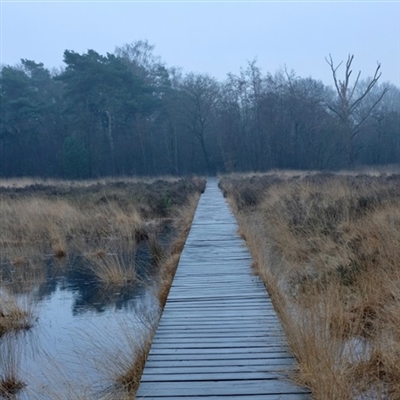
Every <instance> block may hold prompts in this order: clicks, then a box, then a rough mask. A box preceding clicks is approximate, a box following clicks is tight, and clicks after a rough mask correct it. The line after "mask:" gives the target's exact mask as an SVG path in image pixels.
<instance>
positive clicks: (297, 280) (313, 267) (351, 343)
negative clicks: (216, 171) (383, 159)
mask: <svg viewBox="0 0 400 400" xmlns="http://www.w3.org/2000/svg"><path fill="white" fill-rule="evenodd" d="M222 187H223V189H224V191H225V193H226V194H227V195H228V196H230V201H231V203H232V204H233V206H234V209H235V211H236V213H237V215H238V219H239V223H240V226H241V232H242V234H243V236H244V237H245V238H246V240H247V243H248V245H249V248H250V250H251V252H252V254H253V257H254V260H255V268H256V270H257V272H258V273H259V274H260V276H261V277H262V278H263V279H264V282H265V283H266V286H267V288H268V290H269V292H270V293H271V295H272V298H273V301H274V304H275V307H276V309H277V311H278V313H279V315H280V318H281V320H282V323H283V326H284V329H285V332H286V335H287V338H288V342H289V344H290V346H291V348H292V351H293V354H294V355H295V357H296V359H297V361H298V367H299V369H298V372H297V374H296V379H297V381H298V382H299V383H301V384H304V385H307V386H309V387H310V388H311V390H312V393H313V397H314V398H316V399H324V400H325V399H339V400H340V399H353V398H360V396H364V397H365V398H388V399H399V398H400V385H399V382H400V367H399V363H398V360H399V359H400V289H399V288H400V265H399V260H400V177H399V176H398V175H393V174H391V175H384V174H376V173H373V174H369V175H365V174H364V175H354V174H344V173H341V174H340V175H339V174H338V175H334V174H319V175H318V174H311V175H306V174H296V173H292V174H291V175H289V174H286V175H285V176H282V175H279V174H275V175H269V176H262V177H253V178H247V179H246V180H245V181H243V180H241V179H240V178H238V177H236V178H224V179H222Z"/></svg>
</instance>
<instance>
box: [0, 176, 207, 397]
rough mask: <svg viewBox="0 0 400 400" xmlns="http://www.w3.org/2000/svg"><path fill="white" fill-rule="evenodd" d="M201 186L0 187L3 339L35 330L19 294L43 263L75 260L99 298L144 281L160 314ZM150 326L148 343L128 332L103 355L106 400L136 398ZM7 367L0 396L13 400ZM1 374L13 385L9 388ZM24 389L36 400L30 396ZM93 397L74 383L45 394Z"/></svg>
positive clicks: (166, 182)
mask: <svg viewBox="0 0 400 400" xmlns="http://www.w3.org/2000/svg"><path fill="white" fill-rule="evenodd" d="M204 187H205V180H203V179H198V178H191V179H175V178H168V179H151V180H150V179H148V180H137V179H126V180H118V179H108V180H105V181H93V182H53V181H51V182H50V181H33V180H24V181H12V182H11V181H7V182H0V220H1V221H2V229H1V230H0V335H3V336H4V338H6V337H8V335H9V334H10V333H12V332H17V331H18V330H25V329H29V328H30V327H32V324H33V322H34V321H35V320H34V318H33V313H32V312H31V308H29V307H28V308H23V307H22V306H21V304H20V303H19V299H20V298H21V295H25V294H28V293H30V291H32V290H33V288H34V287H35V285H36V286H37V285H38V284H39V283H40V282H43V281H44V279H45V275H46V274H47V273H48V268H49V265H52V268H55V267H56V266H57V265H60V266H62V265H64V264H68V260H69V259H79V260H80V261H79V263H78V264H79V268H82V270H83V271H84V273H85V274H87V275H88V276H90V277H92V278H93V283H94V284H97V285H104V290H105V291H107V290H108V289H110V290H111V289H112V290H114V288H109V286H113V287H114V286H117V287H116V288H115V290H117V291H119V288H118V287H126V286H127V285H137V284H138V280H139V279H143V274H144V275H145V280H146V282H147V283H145V282H144V281H143V282H139V283H140V284H147V285H150V284H151V286H152V287H154V290H155V291H156V295H157V297H158V298H159V300H160V310H161V309H162V307H163V305H164V302H165V299H166V295H167V293H168V290H169V286H170V285H171V282H172V279H173V276H174V273H175V269H176V267H177V264H178V261H179V256H180V252H181V251H182V248H183V245H184V242H185V240H186V236H187V234H188V232H189V229H190V224H191V220H192V218H193V215H194V211H195V208H196V205H197V201H198V199H199V196H200V193H201V192H202V191H203V190H204ZM165 231H166V232H167V233H164V232H165ZM143 246H144V248H146V249H147V252H146V254H148V255H147V256H146V257H148V258H149V260H148V261H146V262H147V264H149V265H147V267H146V272H143V271H141V272H140V271H139V270H140V268H141V267H140V265H138V257H137V251H138V249H139V248H142V249H143ZM48 260H51V262H50V264H49V263H48V262H47V261H48ZM46 265H47V266H46ZM46 268H47V269H46ZM45 271H46V273H45ZM146 274H147V276H146ZM139 275H141V277H140V276H139ZM22 297H23V296H22ZM142 318H143V320H146V318H147V316H146V315H143V316H142ZM38 323H40V318H39V320H38ZM155 326H156V321H153V320H152V322H151V323H150V325H149V326H147V329H146V332H147V336H146V337H145V338H144V339H143V338H138V337H136V336H135V334H134V333H133V332H129V331H126V336H127V338H128V339H127V342H128V343H129V345H128V346H127V348H126V351H125V352H118V354H109V358H108V362H107V366H106V369H107V370H108V372H109V373H110V374H111V375H112V379H111V380H110V390H109V391H107V393H103V394H102V396H103V395H104V396H103V397H102V398H110V399H112V398H113V399H117V398H118V399H121V398H134V393H135V391H136V389H137V387H138V384H139V382H140V376H141V371H142V369H143V366H144V363H145V359H146V357H147V353H148V351H149V348H150V343H151V338H152V334H153V333H152V332H153V330H154V329H155ZM129 335H130V336H129ZM93 337H94V336H93ZM113 339H115V337H114V336H113ZM93 340H95V339H93ZM2 341H3V338H0V345H1V343H2ZM110 348H112V346H110ZM4 354H6V353H4ZM4 361H5V362H4V368H5V369H4V371H6V373H5V374H4V377H3V378H1V379H2V381H1V382H0V396H1V395H3V394H4V396H5V395H10V396H13V395H14V393H16V392H17V390H20V389H23V388H24V383H23V380H21V379H20V378H19V377H18V379H17V378H16V375H15V374H14V375H13V374H11V373H8V372H7V363H6V361H7V360H6V359H5V360H4ZM9 364H10V368H11V367H12V363H11V362H10V363H9ZM103 367H104V363H103ZM10 371H11V370H10ZM13 371H14V370H13ZM11 372H12V371H11ZM7 376H9V377H11V378H13V377H15V386H14V388H12V387H11V378H10V379H9V380H7V379H8V378H7ZM22 378H23V377H22ZM1 385H2V386H1ZM67 386H68V385H67ZM25 390H26V391H27V393H28V392H29V396H31V397H32V398H36V397H35V396H37V394H35V393H31V392H30V391H29V390H30V389H29V388H25ZM68 390H69V389H68ZM7 391H8V394H7V393H6V392H7ZM3 392H4V393H3ZM49 393H50V392H49ZM87 393H89V394H87ZM99 395H100V394H99ZM43 396H46V395H45V394H43ZM91 396H92V397H91ZM93 396H94V394H93V393H92V392H90V390H89V391H88V389H87V388H77V387H75V388H74V387H73V383H71V390H70V391H68V393H67V392H66V393H57V396H56V395H55V394H54V396H53V395H52V394H49V398H75V397H76V398H93ZM95 396H97V394H96V395H95ZM39 397H40V396H39ZM43 398H45V397H43ZM46 398H47V397H46ZM99 398H100V397H99Z"/></svg>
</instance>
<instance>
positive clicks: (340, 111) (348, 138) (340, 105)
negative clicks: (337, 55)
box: [325, 54, 388, 166]
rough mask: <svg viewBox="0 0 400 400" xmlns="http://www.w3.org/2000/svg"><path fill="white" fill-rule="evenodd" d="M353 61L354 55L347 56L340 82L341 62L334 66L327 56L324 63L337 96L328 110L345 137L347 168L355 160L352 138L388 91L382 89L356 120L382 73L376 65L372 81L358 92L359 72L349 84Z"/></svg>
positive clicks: (379, 65)
mask: <svg viewBox="0 0 400 400" xmlns="http://www.w3.org/2000/svg"><path fill="white" fill-rule="evenodd" d="M353 59H354V55H353V54H349V56H348V57H347V62H346V67H345V73H344V80H340V79H338V74H337V72H338V69H339V68H340V66H341V65H342V64H343V61H342V62H340V63H339V64H338V65H336V66H335V65H334V62H333V59H332V55H329V59H328V58H325V60H326V62H327V63H328V65H329V66H330V68H331V71H332V76H333V81H334V84H335V88H336V92H337V95H338V97H337V102H336V104H329V105H328V108H329V109H330V110H331V111H332V112H333V113H335V114H336V115H337V116H338V117H339V120H340V124H341V127H342V129H343V134H344V137H345V147H344V148H343V150H344V149H346V148H347V157H348V164H349V166H353V165H354V160H355V152H354V138H355V137H356V136H357V134H358V133H359V132H360V128H361V126H362V125H363V123H364V122H365V121H366V120H367V119H368V118H369V117H370V115H371V113H372V110H373V109H374V108H375V107H376V106H377V104H378V103H379V102H380V101H381V100H382V98H383V96H384V95H385V94H386V92H387V91H388V89H387V88H384V89H383V90H382V92H381V93H380V95H379V96H378V97H377V98H376V100H375V101H374V102H372V103H371V104H370V106H369V107H367V108H365V109H364V110H363V113H362V114H358V115H357V118H356V111H357V110H358V109H359V108H360V106H361V105H362V103H363V101H364V99H366V98H367V96H368V95H369V93H370V92H371V90H372V88H373V87H374V86H375V85H376V84H377V82H378V80H379V78H380V77H381V75H382V72H381V71H380V68H381V64H380V63H378V65H377V67H376V69H375V73H374V76H373V77H372V79H371V80H370V81H369V83H368V84H367V85H366V87H365V88H364V89H363V90H361V91H358V89H359V83H360V75H361V71H359V72H358V74H357V77H356V79H355V81H354V83H353V84H351V83H350V77H351V74H352V72H353V71H352V69H351V64H352V62H353Z"/></svg>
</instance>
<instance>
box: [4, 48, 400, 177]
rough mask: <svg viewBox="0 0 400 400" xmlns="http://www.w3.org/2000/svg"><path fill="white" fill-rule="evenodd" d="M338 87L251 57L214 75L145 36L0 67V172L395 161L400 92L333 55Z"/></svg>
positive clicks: (171, 170)
mask: <svg viewBox="0 0 400 400" xmlns="http://www.w3.org/2000/svg"><path fill="white" fill-rule="evenodd" d="M326 61H327V68H330V69H331V72H332V86H327V85H324V84H323V83H322V82H321V81H318V80H315V79H313V78H311V77H307V78H302V77H299V76H297V75H296V74H295V73H294V72H293V71H288V70H286V69H284V70H281V71H278V72H275V73H273V74H272V73H266V74H263V73H262V71H261V70H260V68H259V66H258V65H257V62H256V61H255V60H254V61H251V62H248V64H247V65H246V67H245V68H243V69H242V70H241V71H240V73H239V74H236V75H235V74H232V73H230V74H228V75H227V78H226V79H225V80H224V81H218V80H216V79H214V78H213V77H211V76H209V75H207V74H195V73H188V74H183V73H182V72H181V71H180V69H177V68H168V67H167V66H166V65H165V63H164V62H163V61H162V60H161V59H160V58H159V57H157V56H155V55H154V48H153V46H151V45H149V44H148V42H147V41H136V42H133V43H131V44H126V45H124V46H122V47H117V48H116V50H115V52H114V53H113V54H110V53H108V54H107V55H106V56H104V55H100V54H99V53H97V52H96V51H94V50H88V51H87V52H86V53H83V54H78V53H76V52H74V51H70V50H66V51H65V52H64V63H65V67H63V68H62V69H60V70H53V71H50V70H49V69H47V68H45V66H44V65H43V64H42V63H38V62H35V61H33V60H27V59H23V60H21V64H19V65H16V66H9V65H5V66H2V67H1V71H0V91H1V103H0V106H1V107H0V176H1V177H13V176H42V177H61V178H72V179H81V178H82V179H83V178H95V177H101V176H110V175H132V174H134V175H160V174H169V175H184V174H192V173H195V174H215V173H217V172H233V171H266V170H269V169H273V168H287V169H318V170H324V169H330V170H331V169H341V168H349V167H350V168H352V167H355V166H357V165H371V166H372V165H385V164H398V163H399V162H400V89H399V88H398V87H396V86H394V85H392V84H389V83H388V84H381V83H380V82H379V79H380V76H381V72H380V65H379V64H378V66H377V68H376V70H375V71H373V75H372V77H370V78H367V79H361V73H358V74H357V75H352V72H353V71H352V62H353V56H352V55H350V56H349V57H348V59H347V61H346V63H345V64H343V65H342V63H335V62H334V60H333V59H332V57H331V56H329V57H327V59H326Z"/></svg>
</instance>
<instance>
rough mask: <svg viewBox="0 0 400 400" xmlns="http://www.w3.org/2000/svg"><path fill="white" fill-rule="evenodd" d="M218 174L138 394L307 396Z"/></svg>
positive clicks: (167, 397)
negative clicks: (292, 374)
mask: <svg viewBox="0 0 400 400" xmlns="http://www.w3.org/2000/svg"><path fill="white" fill-rule="evenodd" d="M236 231H237V223H236V220H235V217H234V216H233V215H232V213H231V211H230V209H229V207H228V205H227V203H226V202H225V200H224V198H223V196H222V194H221V192H220V190H219V189H218V186H217V181H216V180H215V179H209V180H208V183H207V188H206V191H205V193H204V194H203V195H202V197H201V199H200V202H199V205H198V207H197V210H196V214H195V217H194V220H193V224H192V228H191V231H190V233H189V236H188V238H187V241H186V244H185V248H184V250H183V252H182V256H181V259H180V262H179V266H178V269H177V272H176V275H175V279H174V282H173V284H172V287H171V291H170V293H169V296H168V300H167V303H166V306H165V309H164V312H163V315H162V318H161V320H160V323H159V326H158V329H157V332H156V335H155V337H154V340H153V344H152V347H151V350H150V354H149V357H148V359H147V362H146V366H145V369H144V373H143V376H142V380H141V384H140V387H139V391H138V393H137V396H136V398H137V399H141V398H146V399H162V400H172V399H174V400H176V399H178V400H179V399H180V398H190V399H192V400H193V399H205V398H206V399H207V400H211V399H217V398H218V399H221V398H225V399H228V398H235V399H243V400H244V399H251V400H258V399H264V400H268V399H289V400H295V399H296V400H297V399H302V400H303V399H309V398H310V397H309V395H308V394H307V393H306V392H305V391H304V390H303V389H302V388H299V387H298V386H295V385H293V384H292V383H290V382H289V381H288V378H287V376H286V375H285V372H284V371H285V369H286V370H287V368H290V366H291V365H293V358H292V357H291V355H290V354H289V352H288V347H287V345H286V344H285V341H284V338H283V333H282V330H281V327H280V323H279V320H278V318H277V316H276V314H275V311H274V309H273V307H272V304H271V300H270V299H269V297H268V294H267V292H266V290H265V288H264V286H263V284H262V282H261V281H260V280H259V279H258V278H257V277H255V276H254V275H252V273H251V262H252V260H251V256H250V254H249V252H248V250H247V248H246V247H245V245H244V242H243V240H242V239H241V238H240V237H239V236H238V235H237V232H236Z"/></svg>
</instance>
